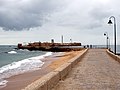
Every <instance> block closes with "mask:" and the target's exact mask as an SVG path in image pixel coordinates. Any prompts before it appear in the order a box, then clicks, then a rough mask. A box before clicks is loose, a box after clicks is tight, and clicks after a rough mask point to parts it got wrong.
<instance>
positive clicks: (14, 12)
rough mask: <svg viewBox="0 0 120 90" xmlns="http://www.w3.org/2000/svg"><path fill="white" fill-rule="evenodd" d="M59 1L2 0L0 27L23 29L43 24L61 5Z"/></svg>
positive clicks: (0, 5)
mask: <svg viewBox="0 0 120 90" xmlns="http://www.w3.org/2000/svg"><path fill="white" fill-rule="evenodd" d="M58 3H59V2H58ZM58 3H56V2H54V0H0V27H3V28H4V29H6V30H9V29H10V30H21V29H24V28H31V27H37V26H41V25H42V24H43V23H44V22H45V20H46V19H47V17H48V16H49V15H50V14H51V13H52V12H54V11H55V10H56V9H58V8H59V7H60V4H59V5H58Z"/></svg>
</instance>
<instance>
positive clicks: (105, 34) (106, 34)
mask: <svg viewBox="0 0 120 90" xmlns="http://www.w3.org/2000/svg"><path fill="white" fill-rule="evenodd" d="M104 36H106V37H107V38H106V47H107V49H108V48H109V47H108V39H109V37H108V33H107V32H105V33H104Z"/></svg>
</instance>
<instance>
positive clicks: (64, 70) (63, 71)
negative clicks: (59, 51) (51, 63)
mask: <svg viewBox="0 0 120 90" xmlns="http://www.w3.org/2000/svg"><path fill="white" fill-rule="evenodd" d="M71 69H72V67H71V63H65V64H63V65H61V66H60V67H59V68H57V69H55V70H54V72H59V75H60V80H63V79H64V78H65V77H66V76H67V74H68V73H69V72H70V71H71Z"/></svg>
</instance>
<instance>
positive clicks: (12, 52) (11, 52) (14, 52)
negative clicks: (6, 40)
mask: <svg viewBox="0 0 120 90" xmlns="http://www.w3.org/2000/svg"><path fill="white" fill-rule="evenodd" d="M8 53H9V54H16V53H17V52H16V51H9V52H8Z"/></svg>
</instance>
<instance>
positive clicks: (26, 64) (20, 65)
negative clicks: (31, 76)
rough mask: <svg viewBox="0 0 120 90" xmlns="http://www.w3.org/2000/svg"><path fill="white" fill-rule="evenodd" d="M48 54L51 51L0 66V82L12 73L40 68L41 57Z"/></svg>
mask: <svg viewBox="0 0 120 90" xmlns="http://www.w3.org/2000/svg"><path fill="white" fill-rule="evenodd" d="M50 55H52V52H47V53H46V54H44V55H41V56H37V57H31V58H28V59H24V60H21V61H18V62H13V63H11V64H8V65H5V66H3V67H1V68H0V84H3V81H4V80H3V79H4V78H9V77H11V76H14V75H18V74H22V73H24V72H28V71H33V70H38V69H40V68H41V67H42V66H43V64H44V62H42V61H41V59H44V58H45V57H46V56H50Z"/></svg>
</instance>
